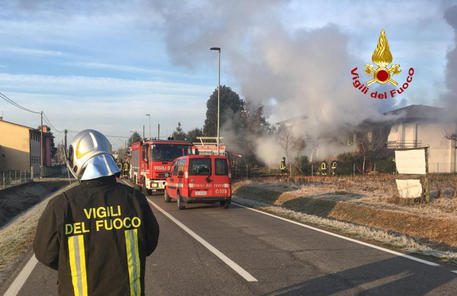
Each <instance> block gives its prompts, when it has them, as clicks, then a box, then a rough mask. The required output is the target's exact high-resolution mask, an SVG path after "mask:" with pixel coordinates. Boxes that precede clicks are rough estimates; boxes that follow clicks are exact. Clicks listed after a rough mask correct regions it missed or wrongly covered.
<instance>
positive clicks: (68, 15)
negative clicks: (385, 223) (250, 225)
mask: <svg viewBox="0 0 457 296" xmlns="http://www.w3.org/2000/svg"><path fill="white" fill-rule="evenodd" d="M454 5H457V1H455V2H454V1H420V0H419V1H298V0H297V1H294V0H291V1H280V0H278V1H276V0H264V1H243V0H234V1H223V0H198V1H158V0H157V1H153V0H150V1H147V0H125V1H116V0H114V1H113V0H110V1H103V0H102V1H82V0H81V1H70V0H42V1H40V0H10V1H8V0H6V1H2V2H1V3H0V37H1V38H0V92H2V93H3V94H5V95H7V96H8V97H9V98H11V99H13V100H14V101H16V102H17V103H19V104H21V105H22V106H24V107H27V108H29V109H31V110H36V111H44V112H45V114H46V116H47V118H48V120H49V121H50V122H51V127H52V129H53V130H54V132H55V135H56V141H57V142H58V143H60V141H62V133H61V131H62V130H64V129H68V130H70V131H72V132H71V133H70V137H71V136H72V135H74V134H73V131H79V130H82V129H85V128H94V129H97V130H100V131H101V132H103V133H105V134H107V135H110V136H118V137H111V138H110V140H111V141H112V143H113V146H114V147H115V148H116V147H120V146H122V145H123V144H124V143H125V139H126V138H123V137H128V136H129V135H131V133H132V132H133V131H138V132H139V133H140V134H141V133H142V126H143V125H145V130H146V136H149V135H150V134H152V137H156V136H157V125H158V124H159V123H160V125H161V136H162V137H163V136H168V135H170V134H171V133H172V131H173V130H174V129H175V128H176V126H177V124H178V122H181V123H182V126H183V128H184V130H186V131H187V130H190V129H193V128H196V127H202V126H203V123H204V120H205V113H206V101H207V100H208V98H209V96H210V95H211V93H212V92H213V91H214V89H215V88H216V87H217V70H218V68H217V67H218V65H217V53H216V52H213V51H210V50H209V48H210V47H212V46H219V47H221V48H222V55H221V58H222V60H221V84H225V85H228V86H230V87H232V89H234V90H235V91H236V92H238V93H239V94H240V96H241V97H242V98H245V99H247V100H248V101H251V102H254V103H255V104H259V105H263V106H265V110H266V115H267V118H268V120H269V121H270V122H272V123H274V122H277V121H280V120H285V119H288V118H290V117H293V116H300V115H306V116H311V117H312V116H314V115H315V114H319V115H318V116H317V115H315V116H316V118H314V117H312V119H313V121H314V122H315V123H316V124H315V125H316V126H319V127H320V126H331V125H334V124H336V125H344V124H347V123H350V124H356V123H357V122H360V121H362V120H363V119H366V118H370V117H376V113H379V112H384V111H386V110H390V109H395V108H398V107H401V106H404V105H410V104H427V105H434V106H444V105H445V104H447V103H449V102H454V101H453V100H454V98H453V96H451V97H452V99H449V93H450V91H452V85H450V82H449V81H447V73H448V72H450V70H448V67H447V66H448V64H449V62H448V58H450V57H453V55H449V53H450V52H452V51H453V49H454V48H455V46H456V44H455V41H456V38H455V31H454V28H453V27H452V21H450V20H449V19H452V18H454V15H451V16H448V17H447V18H446V17H445V14H446V12H447V11H449V9H452V7H453V6H454ZM455 17H456V18H457V16H455ZM381 29H384V30H385V32H386V35H387V39H388V42H389V45H390V50H391V52H392V55H393V63H398V64H400V66H401V69H402V73H400V74H399V75H398V76H396V77H395V79H396V80H397V81H399V82H403V81H405V79H406V76H407V70H408V68H410V67H414V69H415V75H414V78H413V82H412V84H411V86H410V87H409V88H408V90H407V91H406V92H405V93H404V94H403V95H402V96H398V97H397V98H395V99H389V100H383V101H378V100H373V99H370V98H369V97H367V96H363V95H361V94H360V93H359V92H357V90H356V89H354V87H353V86H352V84H351V83H352V81H351V78H352V77H351V75H350V71H351V69H352V68H354V67H356V66H357V67H358V68H359V73H360V74H362V75H364V74H363V68H364V65H365V64H367V63H370V64H371V63H372V61H371V55H372V53H373V51H374V49H375V47H376V44H377V40H378V38H379V34H380V31H381ZM456 58H457V55H456ZM363 79H364V81H366V80H369V79H368V77H364V78H363ZM443 97H446V98H447V99H446V100H443ZM321 113H322V114H321ZM340 113H344V114H343V115H341V114H340ZM146 114H150V115H151V116H150V117H147V116H146ZM0 115H2V116H3V118H4V119H5V120H8V121H12V122H16V123H20V124H24V125H28V126H32V127H36V126H38V125H39V123H40V117H39V115H37V114H32V113H28V112H25V111H23V110H20V109H17V108H15V107H14V106H12V105H10V104H8V103H7V102H5V101H2V100H0ZM348 115H351V116H348ZM322 118H324V119H322ZM149 120H150V125H151V132H150V131H149ZM319 130H320V132H324V130H325V131H327V130H328V129H321V128H319ZM0 136H1V135H0Z"/></svg>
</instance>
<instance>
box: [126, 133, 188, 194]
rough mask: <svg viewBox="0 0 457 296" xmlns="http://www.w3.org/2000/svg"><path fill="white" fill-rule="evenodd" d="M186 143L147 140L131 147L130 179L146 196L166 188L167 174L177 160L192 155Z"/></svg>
mask: <svg viewBox="0 0 457 296" xmlns="http://www.w3.org/2000/svg"><path fill="white" fill-rule="evenodd" d="M191 149H192V144H191V143H189V142H186V141H174V140H147V141H143V142H135V143H132V144H131V146H130V153H131V160H130V179H131V180H132V181H133V183H134V184H135V185H138V186H140V187H141V188H142V189H143V191H144V192H145V193H146V194H151V193H152V192H153V191H158V190H163V189H164V188H165V173H167V172H168V171H170V168H171V164H172V162H173V160H175V158H178V157H180V156H184V155H188V154H191Z"/></svg>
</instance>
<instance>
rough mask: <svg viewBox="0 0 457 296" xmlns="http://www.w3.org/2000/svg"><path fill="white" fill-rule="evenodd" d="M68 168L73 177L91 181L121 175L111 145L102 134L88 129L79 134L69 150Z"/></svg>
mask: <svg viewBox="0 0 457 296" xmlns="http://www.w3.org/2000/svg"><path fill="white" fill-rule="evenodd" d="M67 166H68V169H69V170H70V172H71V173H72V174H73V176H74V177H75V178H77V179H81V180H91V179H96V178H100V177H106V176H112V175H115V174H117V173H119V168H118V166H117V165H116V161H115V160H114V158H113V155H112V154H111V143H110V142H109V141H108V139H107V138H106V137H105V136H104V135H103V134H102V133H100V132H98V131H96V130H92V129H87V130H83V131H81V132H79V133H78V134H77V135H76V136H75V137H74V139H73V142H72V143H71V144H70V147H69V148H68V159H67Z"/></svg>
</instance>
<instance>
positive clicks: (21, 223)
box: [0, 201, 47, 286]
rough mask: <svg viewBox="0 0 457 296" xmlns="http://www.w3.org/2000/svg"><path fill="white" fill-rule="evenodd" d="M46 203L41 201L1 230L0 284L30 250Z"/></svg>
mask: <svg viewBox="0 0 457 296" xmlns="http://www.w3.org/2000/svg"><path fill="white" fill-rule="evenodd" d="M46 204H47V201H43V202H41V203H40V204H39V205H37V206H35V207H33V208H32V209H30V210H29V211H28V212H27V213H25V214H24V215H22V216H21V217H19V218H17V219H16V221H15V222H14V223H11V224H9V225H7V226H6V227H4V228H3V229H1V230H0V286H1V285H2V283H3V282H4V281H5V280H6V279H7V278H8V276H9V274H10V272H11V271H12V270H14V268H15V266H16V265H17V264H18V263H20V262H21V261H22V260H23V257H24V255H26V253H27V252H29V251H30V248H31V246H32V242H33V239H34V237H35V230H36V226H37V223H38V219H39V218H40V215H41V213H42V212H43V210H44V208H45V207H46Z"/></svg>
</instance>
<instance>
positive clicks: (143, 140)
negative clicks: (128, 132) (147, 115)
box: [143, 124, 144, 141]
mask: <svg viewBox="0 0 457 296" xmlns="http://www.w3.org/2000/svg"><path fill="white" fill-rule="evenodd" d="M143 141H144V124H143Z"/></svg>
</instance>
